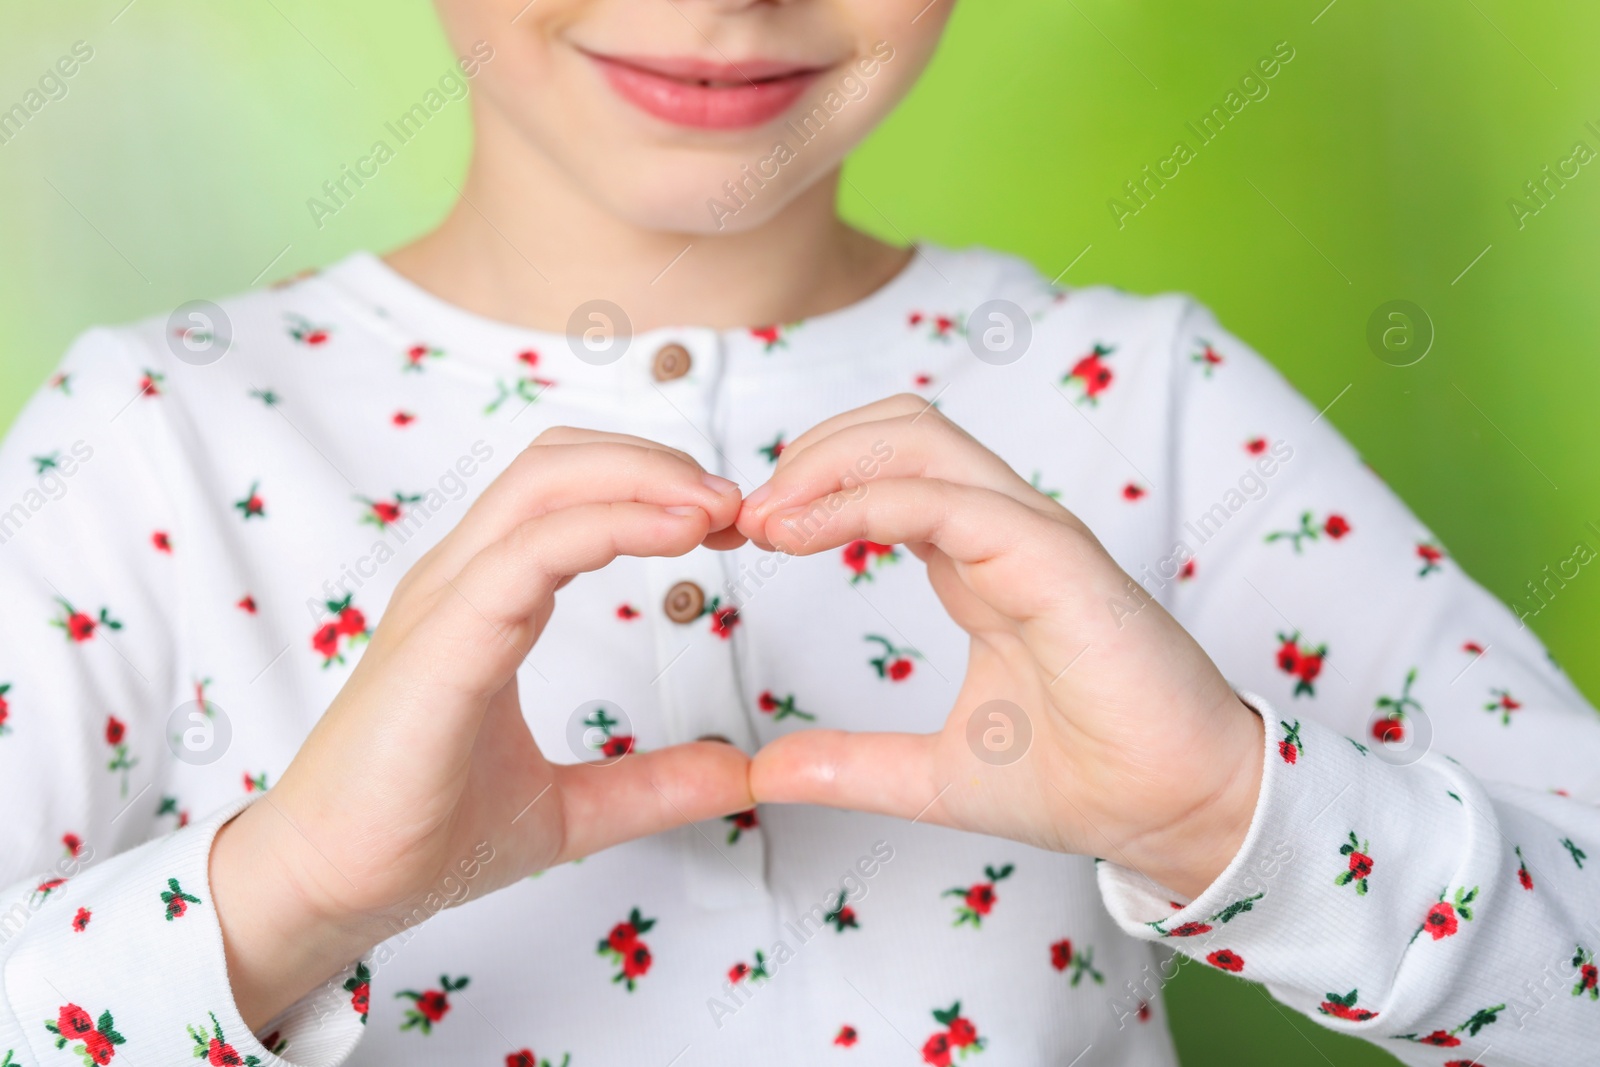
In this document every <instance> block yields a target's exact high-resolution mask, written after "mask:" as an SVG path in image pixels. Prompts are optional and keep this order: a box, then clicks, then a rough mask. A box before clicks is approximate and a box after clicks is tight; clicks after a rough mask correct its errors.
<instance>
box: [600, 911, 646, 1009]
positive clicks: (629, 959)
mask: <svg viewBox="0 0 1600 1067" xmlns="http://www.w3.org/2000/svg"><path fill="white" fill-rule="evenodd" d="M655 924H656V921H655V920H654V919H646V918H645V917H644V916H643V915H642V914H640V912H639V909H638V908H634V909H633V910H632V911H630V912H629V913H628V919H627V921H626V922H620V923H618V924H617V925H615V926H613V927H612V928H611V933H609V934H607V935H606V938H605V940H603V941H601V942H600V947H599V949H598V950H597V951H598V952H599V954H600V955H602V956H606V957H608V958H610V959H611V961H612V962H613V963H615V964H616V965H617V967H618V971H617V973H616V974H615V975H613V976H612V978H611V980H612V981H613V982H616V983H619V984H621V985H623V986H625V987H626V988H627V990H628V992H630V993H632V992H633V991H634V989H635V988H636V986H637V984H638V979H640V978H642V977H643V976H644V975H645V974H646V973H648V972H649V970H650V963H651V958H650V948H649V946H648V945H646V944H645V943H644V942H643V941H641V940H640V937H641V936H642V935H644V934H647V933H649V932H650V928H651V927H653V926H655Z"/></svg>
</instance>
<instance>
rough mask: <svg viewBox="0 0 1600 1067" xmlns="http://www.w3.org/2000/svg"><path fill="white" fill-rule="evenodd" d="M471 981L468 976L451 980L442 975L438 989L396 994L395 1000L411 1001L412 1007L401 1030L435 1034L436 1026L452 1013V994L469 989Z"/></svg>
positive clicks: (406, 990) (404, 991)
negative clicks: (434, 1028) (468, 984)
mask: <svg viewBox="0 0 1600 1067" xmlns="http://www.w3.org/2000/svg"><path fill="white" fill-rule="evenodd" d="M469 981H470V979H469V978H467V976H466V975H462V976H461V977H460V978H451V977H450V976H449V975H447V974H441V975H440V976H439V988H438V989H425V990H423V991H422V992H420V993H419V992H417V991H416V990H414V989H403V990H401V991H400V992H398V993H396V994H395V999H397V1000H409V1001H411V1007H409V1008H407V1009H406V1021H405V1022H403V1023H401V1024H400V1029H402V1030H413V1029H415V1030H418V1031H420V1032H422V1033H424V1034H431V1033H433V1027H434V1024H435V1023H437V1022H439V1021H440V1020H441V1019H443V1018H444V1017H445V1015H446V1014H447V1013H448V1012H449V1011H450V994H451V993H454V992H456V991H457V990H461V989H465V988H467V983H468V982H469Z"/></svg>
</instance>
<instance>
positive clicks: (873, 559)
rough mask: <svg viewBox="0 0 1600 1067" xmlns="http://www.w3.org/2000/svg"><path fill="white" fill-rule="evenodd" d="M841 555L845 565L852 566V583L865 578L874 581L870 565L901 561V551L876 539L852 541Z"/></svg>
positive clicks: (876, 565)
mask: <svg viewBox="0 0 1600 1067" xmlns="http://www.w3.org/2000/svg"><path fill="white" fill-rule="evenodd" d="M840 557H841V558H842V559H843V560H844V565H845V566H846V567H848V568H850V571H851V574H850V582H851V584H852V585H853V584H855V583H856V582H859V581H863V580H865V581H869V582H870V581H872V571H871V570H869V569H868V568H869V567H879V566H882V565H883V564H885V563H898V562H900V553H898V552H896V551H895V549H894V546H893V545H880V544H878V543H877V542H876V541H851V542H850V543H849V544H848V545H845V546H844V548H843V549H841V550H840Z"/></svg>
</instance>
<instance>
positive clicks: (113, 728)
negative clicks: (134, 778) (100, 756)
mask: <svg viewBox="0 0 1600 1067" xmlns="http://www.w3.org/2000/svg"><path fill="white" fill-rule="evenodd" d="M127 734H128V728H127V726H126V725H124V724H123V722H122V720H121V719H119V718H117V717H116V716H115V715H107V716H106V744H108V745H110V746H111V760H110V762H108V763H107V764H106V770H108V771H110V772H111V773H112V774H117V773H118V772H120V773H121V775H122V795H123V796H127V795H128V772H129V771H131V770H133V768H134V767H136V766H138V764H139V761H138V760H137V759H135V758H133V757H132V756H130V755H129V754H128V745H127V743H126V738H127Z"/></svg>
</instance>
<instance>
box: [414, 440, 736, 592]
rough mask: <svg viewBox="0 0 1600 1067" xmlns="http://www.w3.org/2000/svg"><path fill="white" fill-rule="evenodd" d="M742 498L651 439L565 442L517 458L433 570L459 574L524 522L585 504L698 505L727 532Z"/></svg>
mask: <svg viewBox="0 0 1600 1067" xmlns="http://www.w3.org/2000/svg"><path fill="white" fill-rule="evenodd" d="M586 432H587V431H586ZM542 436H543V435H541V437H542ZM615 436H619V437H620V436H621V435H615ZM739 499H740V498H739V487H738V486H737V485H736V484H735V483H733V482H731V481H729V480H727V479H726V478H721V477H718V476H716V475H713V474H710V473H708V472H707V471H705V470H704V469H703V468H701V466H700V465H699V464H698V463H695V462H694V460H693V459H690V458H687V457H684V456H682V455H681V454H677V453H674V452H671V451H668V450H665V449H662V448H656V447H651V446H649V443H648V442H645V443H642V444H640V443H634V442H633V441H631V440H630V441H621V440H617V441H610V440H594V441H575V442H571V443H561V442H560V441H559V438H557V443H544V444H538V445H535V446H530V447H529V448H527V449H524V450H523V452H522V453H521V454H520V455H518V456H517V458H516V459H515V460H513V461H512V463H511V465H510V466H509V467H507V468H506V470H505V471H504V472H502V473H501V474H500V476H499V477H497V478H496V479H495V480H494V483H493V484H492V485H490V486H489V488H488V489H486V490H484V492H483V495H482V496H480V497H479V498H478V500H477V501H476V502H474V504H473V505H472V507H471V509H470V510H468V512H467V514H466V515H465V516H464V517H463V518H462V520H461V523H460V524H459V525H458V526H457V527H456V529H455V530H453V531H452V532H451V534H450V536H449V537H447V538H446V539H445V540H444V541H443V542H442V543H441V544H440V545H439V547H438V549H437V550H436V554H435V555H434V556H433V558H432V559H430V561H429V569H430V571H431V572H432V573H435V574H453V573H454V572H455V571H457V570H460V569H461V568H462V567H464V566H465V565H466V562H467V560H468V559H470V558H471V557H472V556H473V555H475V554H477V553H478V552H480V551H482V550H483V549H484V548H485V547H487V546H488V545H489V544H491V543H493V542H494V541H496V540H498V539H500V538H502V537H504V536H506V534H507V533H509V532H510V531H511V530H512V529H513V528H514V527H516V526H517V525H518V524H519V523H522V522H526V521H527V520H529V519H533V518H537V517H538V516H540V515H544V514H548V513H550V512H554V511H560V510H564V509H567V508H571V507H574V506H576V505H579V504H591V503H599V502H605V501H614V500H631V501H636V502H638V503H641V504H657V505H661V506H671V505H680V504H690V505H694V506H696V507H699V508H702V509H703V510H704V511H705V512H706V514H707V516H708V517H709V518H710V520H711V527H710V528H711V529H713V530H720V529H724V528H726V527H727V526H729V525H731V524H732V523H733V521H734V518H735V517H736V516H737V515H738V510H739Z"/></svg>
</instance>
